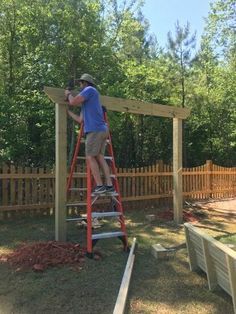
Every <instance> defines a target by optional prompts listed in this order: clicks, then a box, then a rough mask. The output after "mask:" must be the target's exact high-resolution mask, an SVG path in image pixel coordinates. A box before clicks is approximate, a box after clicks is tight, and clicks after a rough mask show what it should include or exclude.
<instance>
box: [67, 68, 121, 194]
mask: <svg viewBox="0 0 236 314" xmlns="http://www.w3.org/2000/svg"><path fill="white" fill-rule="evenodd" d="M79 84H80V88H81V92H80V93H79V94H78V95H77V96H75V97H73V96H72V94H71V91H70V90H68V89H66V90H65V96H66V99H67V100H68V103H69V105H70V106H81V115H80V116H77V115H76V114H74V113H73V112H71V111H70V110H69V111H68V114H69V115H70V116H71V117H72V118H73V119H74V120H75V121H77V122H79V123H81V122H82V121H83V122H84V133H85V135H86V140H85V153H86V159H87V161H88V162H89V165H90V168H91V172H92V175H93V177H94V180H95V183H96V186H95V188H94V190H93V193H94V194H96V195H99V194H103V193H113V192H115V189H114V187H113V185H112V181H111V177H110V170H109V167H108V165H107V162H106V160H105V158H104V153H105V146H106V140H107V137H108V126H107V124H106V122H105V120H104V114H103V109H102V106H101V104H100V100H99V92H98V91H97V89H96V87H95V82H94V78H93V77H92V76H91V75H90V74H83V75H82V76H81V77H80V79H79ZM100 167H101V169H102V171H103V173H104V176H105V180H106V185H104V184H103V182H102V179H101V175H100V171H99V168H100Z"/></svg>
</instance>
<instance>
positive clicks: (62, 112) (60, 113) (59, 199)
mask: <svg viewBox="0 0 236 314" xmlns="http://www.w3.org/2000/svg"><path fill="white" fill-rule="evenodd" d="M66 132H67V119H66V106H65V105H62V104H56V173H55V177H56V191H55V239H56V241H66V181H67V180H66V179H67V165H66V152H67V143H66V140H67V138H66Z"/></svg>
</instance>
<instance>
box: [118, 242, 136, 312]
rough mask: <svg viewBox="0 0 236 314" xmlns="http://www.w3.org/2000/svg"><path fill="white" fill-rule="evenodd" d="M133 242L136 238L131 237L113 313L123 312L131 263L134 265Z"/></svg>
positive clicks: (131, 268)
mask: <svg viewBox="0 0 236 314" xmlns="http://www.w3.org/2000/svg"><path fill="white" fill-rule="evenodd" d="M135 244H136V238H133V243H132V246H131V249H130V252H129V257H128V260H127V264H126V267H125V272H124V275H123V278H122V282H121V285H120V290H119V293H118V297H117V300H116V304H115V307H114V311H113V314H123V313H124V311H125V304H126V300H127V295H128V289H129V284H130V279H131V274H132V270H133V265H134V258H135V255H134V249H135Z"/></svg>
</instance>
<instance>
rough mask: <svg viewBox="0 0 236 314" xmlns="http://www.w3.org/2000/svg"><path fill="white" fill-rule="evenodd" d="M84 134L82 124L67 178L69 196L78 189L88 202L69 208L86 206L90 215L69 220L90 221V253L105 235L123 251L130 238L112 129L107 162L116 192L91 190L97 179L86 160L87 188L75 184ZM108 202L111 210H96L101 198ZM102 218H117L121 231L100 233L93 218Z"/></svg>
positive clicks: (88, 223) (88, 224)
mask: <svg viewBox="0 0 236 314" xmlns="http://www.w3.org/2000/svg"><path fill="white" fill-rule="evenodd" d="M103 111H104V119H105V121H106V123H107V125H108V129H109V123H108V119H107V113H106V110H105V108H104V107H103ZM83 135H84V127H83V123H82V124H81V126H80V132H79V135H78V139H77V143H76V146H75V150H74V155H73V159H72V163H71V167H70V175H69V178H68V181H67V195H68V196H69V195H70V192H72V191H75V192H79V193H80V194H82V195H83V194H84V193H86V199H85V200H86V201H79V202H76V203H68V204H67V206H68V207H77V206H84V205H86V208H87V215H86V217H76V218H68V219H67V221H68V222H70V221H81V220H82V221H84V220H85V219H86V222H87V256H88V257H91V258H92V257H93V247H94V245H95V244H96V242H97V241H98V240H100V239H105V238H119V239H120V240H121V241H122V243H123V246H124V251H128V250H129V248H128V239H127V233H126V226H125V219H124V211H123V206H122V200H121V195H120V189H119V184H118V177H117V171H116V166H115V159H114V153H113V148H112V141H111V135H110V132H109V136H108V139H107V148H106V151H107V153H106V156H105V160H106V161H107V162H108V165H109V167H110V173H111V179H112V182H113V186H114V188H115V192H113V193H104V194H99V195H95V194H94V193H93V192H92V190H93V186H94V184H95V183H94V179H93V177H92V174H91V169H90V165H89V163H88V161H86V173H83V174H82V173H80V175H86V184H87V187H83V186H80V187H73V186H72V182H73V181H74V180H73V179H74V178H75V177H76V176H77V177H78V175H79V174H78V173H76V171H75V170H76V166H77V164H78V160H79V159H80V160H84V161H85V160H86V158H85V157H84V156H79V153H80V151H81V149H80V147H81V143H82V142H83ZM103 198H104V200H106V201H107V199H109V201H110V206H111V209H109V210H105V211H97V210H96V209H95V205H96V202H97V201H98V199H100V200H101V199H103ZM100 218H116V219H117V221H118V225H119V227H118V231H117V230H116V231H110V232H100V233H99V232H97V231H94V229H93V219H100Z"/></svg>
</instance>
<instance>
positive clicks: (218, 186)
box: [0, 161, 236, 218]
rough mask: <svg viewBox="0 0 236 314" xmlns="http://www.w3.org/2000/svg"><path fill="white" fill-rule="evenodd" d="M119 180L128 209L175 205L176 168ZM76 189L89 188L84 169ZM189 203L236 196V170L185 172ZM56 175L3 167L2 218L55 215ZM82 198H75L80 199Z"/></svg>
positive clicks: (125, 174) (134, 172)
mask: <svg viewBox="0 0 236 314" xmlns="http://www.w3.org/2000/svg"><path fill="white" fill-rule="evenodd" d="M117 171H118V180H119V185H120V190H121V195H122V200H123V202H124V204H125V207H129V208H133V207H134V208H138V207H142V208H144V207H145V206H153V205H156V204H159V203H160V202H161V201H162V200H164V201H165V202H167V203H169V204H171V202H172V194H173V179H172V166H170V165H165V164H163V162H162V161H158V162H157V163H156V164H154V165H151V166H147V167H141V168H133V169H126V168H119V169H117ZM79 172H80V173H81V175H80V176H78V177H77V178H76V179H74V180H75V182H74V183H73V186H85V184H86V177H85V175H83V174H82V172H85V171H84V169H82V168H81V166H80V169H79ZM183 195H184V199H185V200H203V199H209V198H214V199H217V198H228V197H235V196H236V167H234V168H225V167H221V166H217V165H214V164H213V163H212V162H211V161H207V162H206V164H205V165H202V166H199V167H194V168H184V169H183ZM54 197H55V175H54V171H53V170H52V169H46V168H29V167H24V168H23V167H19V166H18V167H15V166H14V165H10V166H8V165H0V218H1V216H4V217H6V216H7V215H9V216H11V213H13V212H15V213H26V214H29V213H32V214H33V213H35V212H39V213H40V212H43V213H45V214H52V213H53V211H54ZM78 197H80V195H76V194H74V195H72V199H76V198H77V199H78ZM139 205H141V206H139Z"/></svg>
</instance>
